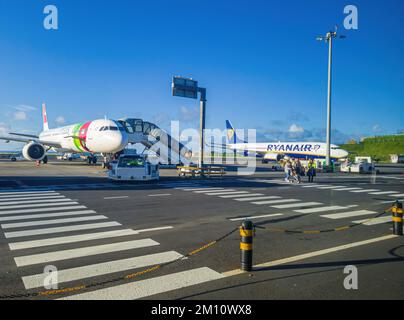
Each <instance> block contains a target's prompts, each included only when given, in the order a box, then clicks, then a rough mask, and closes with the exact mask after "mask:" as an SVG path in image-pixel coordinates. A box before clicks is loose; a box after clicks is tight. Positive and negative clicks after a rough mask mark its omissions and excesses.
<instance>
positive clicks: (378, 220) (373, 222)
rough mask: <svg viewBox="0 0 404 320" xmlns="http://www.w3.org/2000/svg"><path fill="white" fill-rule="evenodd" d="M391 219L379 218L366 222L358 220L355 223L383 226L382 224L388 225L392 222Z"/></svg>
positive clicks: (366, 220)
mask: <svg viewBox="0 0 404 320" xmlns="http://www.w3.org/2000/svg"><path fill="white" fill-rule="evenodd" d="M391 221H392V220H391V217H378V218H374V219H371V220H369V219H365V220H356V221H353V223H358V224H363V225H365V226H373V225H376V224H381V223H387V222H391Z"/></svg>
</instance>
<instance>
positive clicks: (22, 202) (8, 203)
mask: <svg viewBox="0 0 404 320" xmlns="http://www.w3.org/2000/svg"><path fill="white" fill-rule="evenodd" d="M71 200H72V199H69V198H65V197H63V199H41V200H23V201H8V202H0V210H1V209H2V208H4V207H5V206H6V207H7V208H8V207H9V206H10V205H12V204H32V203H53V202H67V201H71Z"/></svg>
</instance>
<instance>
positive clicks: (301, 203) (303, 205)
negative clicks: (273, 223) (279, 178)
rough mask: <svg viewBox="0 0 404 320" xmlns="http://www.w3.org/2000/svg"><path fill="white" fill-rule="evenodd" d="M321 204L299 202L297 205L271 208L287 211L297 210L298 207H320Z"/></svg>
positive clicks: (290, 204) (291, 204)
mask: <svg viewBox="0 0 404 320" xmlns="http://www.w3.org/2000/svg"><path fill="white" fill-rule="evenodd" d="M322 204H323V203H321V202H299V203H289V204H281V205H275V206H271V207H272V208H276V209H289V208H298V207H311V206H319V205H322Z"/></svg>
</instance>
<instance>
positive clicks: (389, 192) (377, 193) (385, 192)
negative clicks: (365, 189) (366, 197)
mask: <svg viewBox="0 0 404 320" xmlns="http://www.w3.org/2000/svg"><path fill="white" fill-rule="evenodd" d="M393 193H398V191H380V192H370V193H369V194H375V195H382V194H393Z"/></svg>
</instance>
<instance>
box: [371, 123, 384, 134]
mask: <svg viewBox="0 0 404 320" xmlns="http://www.w3.org/2000/svg"><path fill="white" fill-rule="evenodd" d="M372 131H373V132H375V133H378V132H382V131H383V129H382V127H381V126H380V125H379V124H375V125H374V126H373V127H372Z"/></svg>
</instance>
